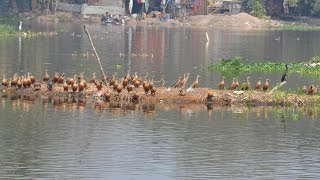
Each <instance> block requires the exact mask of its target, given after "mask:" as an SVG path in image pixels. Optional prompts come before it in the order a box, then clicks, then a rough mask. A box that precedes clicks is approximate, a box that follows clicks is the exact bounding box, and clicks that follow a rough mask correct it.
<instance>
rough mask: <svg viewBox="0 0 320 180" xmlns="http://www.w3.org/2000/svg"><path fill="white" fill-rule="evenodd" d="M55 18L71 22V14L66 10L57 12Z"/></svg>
mask: <svg viewBox="0 0 320 180" xmlns="http://www.w3.org/2000/svg"><path fill="white" fill-rule="evenodd" d="M57 18H58V20H59V21H60V22H71V21H72V14H71V13H66V12H60V13H57Z"/></svg>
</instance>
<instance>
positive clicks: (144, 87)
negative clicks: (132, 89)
mask: <svg viewBox="0 0 320 180" xmlns="http://www.w3.org/2000/svg"><path fill="white" fill-rule="evenodd" d="M142 86H143V89H144V92H145V93H146V94H148V92H149V90H150V89H151V86H150V83H149V82H148V81H144V82H143V84H142Z"/></svg>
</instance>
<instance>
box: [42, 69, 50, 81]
mask: <svg viewBox="0 0 320 180" xmlns="http://www.w3.org/2000/svg"><path fill="white" fill-rule="evenodd" d="M49 78H50V76H49V74H48V70H47V69H46V72H45V74H44V76H43V81H49Z"/></svg>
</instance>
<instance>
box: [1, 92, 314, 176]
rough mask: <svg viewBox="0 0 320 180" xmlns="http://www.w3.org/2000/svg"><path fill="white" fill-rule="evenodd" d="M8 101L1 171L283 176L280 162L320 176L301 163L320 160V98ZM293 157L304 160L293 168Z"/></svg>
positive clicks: (4, 106) (296, 173)
mask: <svg viewBox="0 0 320 180" xmlns="http://www.w3.org/2000/svg"><path fill="white" fill-rule="evenodd" d="M1 102H2V103H1V108H0V113H1V114H2V115H3V116H2V117H1V118H0V140H1V141H0V144H1V146H0V152H1V153H0V158H1V159H2V161H1V162H0V166H1V167H2V168H1V169H0V177H1V178H9V177H11V178H12V177H15V178H16V177H25V178H32V177H43V178H46V177H47V178H52V177H56V175H57V174H59V177H70V178H73V177H78V178H90V177H96V178H104V177H112V178H113V179H114V178H120V177H121V176H120V174H122V175H124V176H128V177H129V178H139V177H141V176H140V175H141V174H144V175H143V176H142V178H148V177H149V175H151V174H158V175H159V177H166V178H177V177H179V178H187V177H197V178H198V177H199V174H201V177H203V178H205V177H206V178H214V177H220V178H223V177H225V178H227V177H238V178H239V177H244V176H243V174H242V173H240V172H238V171H234V169H241V172H243V171H245V172H246V174H247V175H248V176H246V177H255V176H259V177H260V175H261V174H262V173H263V174H264V175H265V177H271V176H272V177H278V176H279V177H282V175H281V174H282V173H279V172H278V170H280V169H281V172H283V173H285V174H287V175H288V174H289V175H290V176H287V177H288V178H289V177H291V178H292V177H297V176H300V175H302V176H310V177H313V176H317V175H318V174H317V173H318V171H315V169H313V168H311V165H310V166H305V167H304V168H303V169H301V170H299V167H300V166H301V163H302V164H304V165H306V164H307V163H311V164H312V166H313V167H319V166H320V165H319V163H318V162H317V161H316V160H312V159H310V158H306V157H308V156H309V155H311V154H312V158H318V157H320V154H318V153H317V152H318V146H317V145H315V144H314V142H313V141H314V140H316V139H317V138H319V137H320V124H319V122H318V121H317V117H318V107H301V108H300V107H236V106H231V107H223V106H206V105H201V104H198V105H197V104H192V105H191V104H179V105H173V104H161V103H160V104H144V103H141V104H128V103H111V102H104V103H103V104H100V106H97V105H96V104H94V103H91V102H86V101H84V100H81V99H72V98H56V99H46V100H41V99H34V100H29V99H28V100H26V99H23V98H22V97H21V98H17V99H13V100H10V99H8V98H2V99H1ZM297 147H299V148H297ZM284 152H285V153H284ZM299 154H303V156H300V155H299ZM288 157H291V158H288ZM293 158H294V159H295V160H293ZM279 161H280V162H279ZM261 162H263V168H262V166H261V167H260V165H259V166H257V164H261ZM243 164H246V167H244V166H243ZM253 164H254V165H253ZM288 164H290V167H293V168H295V169H296V168H298V169H296V170H295V171H294V173H293V174H292V173H289V172H291V170H290V169H286V168H285V167H287V165H288ZM261 165H262V164H261ZM155 166H156V167H155ZM266 168H267V169H269V170H266ZM274 168H276V169H277V170H276V171H274V170H272V169H274ZM213 169H216V170H217V171H213ZM173 171H174V172H173ZM221 171H222V172H221ZM227 172H228V173H227ZM266 172H267V174H265V173H266ZM125 179H127V178H125Z"/></svg>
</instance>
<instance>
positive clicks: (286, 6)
mask: <svg viewBox="0 0 320 180" xmlns="http://www.w3.org/2000/svg"><path fill="white" fill-rule="evenodd" d="M283 9H284V13H285V14H289V0H283Z"/></svg>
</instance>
